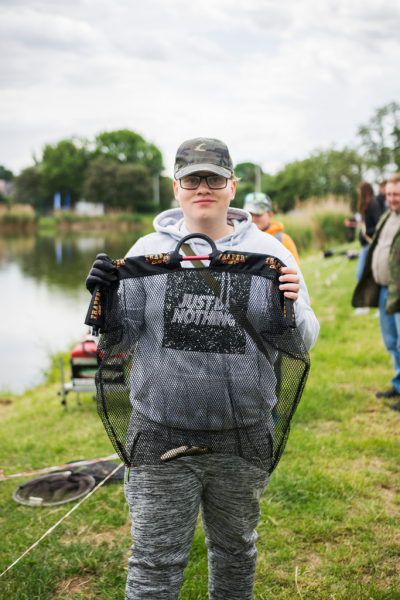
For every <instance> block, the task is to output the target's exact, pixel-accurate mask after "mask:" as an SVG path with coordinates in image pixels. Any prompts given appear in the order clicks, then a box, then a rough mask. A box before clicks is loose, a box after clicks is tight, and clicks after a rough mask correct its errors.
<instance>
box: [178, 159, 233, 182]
mask: <svg viewBox="0 0 400 600" xmlns="http://www.w3.org/2000/svg"><path fill="white" fill-rule="evenodd" d="M200 171H207V172H208V173H215V175H221V176H222V177H226V178H227V179H229V177H230V176H231V175H232V172H231V171H230V170H229V169H225V168H224V167H219V166H218V165H213V164H212V163H201V164H198V163H197V164H194V165H188V166H187V167H183V169H179V171H177V172H176V173H175V179H182V177H186V175H191V174H192V173H199V172H200Z"/></svg>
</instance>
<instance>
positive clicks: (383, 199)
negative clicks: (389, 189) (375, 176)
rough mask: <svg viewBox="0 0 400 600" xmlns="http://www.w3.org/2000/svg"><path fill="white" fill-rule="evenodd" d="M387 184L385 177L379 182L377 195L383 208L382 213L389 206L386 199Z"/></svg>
mask: <svg viewBox="0 0 400 600" xmlns="http://www.w3.org/2000/svg"><path fill="white" fill-rule="evenodd" d="M386 184H387V180H386V179H383V180H382V181H381V182H380V184H379V194H378V195H377V197H376V200H377V202H378V204H379V205H380V207H381V209H382V214H383V213H384V212H385V211H386V210H387V209H388V208H389V204H388V203H387V200H386Z"/></svg>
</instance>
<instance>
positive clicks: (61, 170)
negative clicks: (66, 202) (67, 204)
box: [41, 140, 88, 202]
mask: <svg viewBox="0 0 400 600" xmlns="http://www.w3.org/2000/svg"><path fill="white" fill-rule="evenodd" d="M87 162H88V152H87V150H86V148H85V147H84V146H83V147H78V146H77V145H75V143H74V142H73V141H72V140H62V141H61V142H58V144H56V145H55V146H51V145H47V146H45V148H44V150H43V156H42V162H41V170H42V173H43V175H44V177H45V181H46V190H47V192H48V194H49V195H50V196H53V195H54V194H55V193H56V192H60V193H61V194H62V195H66V194H69V195H70V196H71V199H72V201H73V202H75V201H76V200H78V199H79V198H80V197H81V195H82V189H83V180H84V173H85V168H86V165H87Z"/></svg>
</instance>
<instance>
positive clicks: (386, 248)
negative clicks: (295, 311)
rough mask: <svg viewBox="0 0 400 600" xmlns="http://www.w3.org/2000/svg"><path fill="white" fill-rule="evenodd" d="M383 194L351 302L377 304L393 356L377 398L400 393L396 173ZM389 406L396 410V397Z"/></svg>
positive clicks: (399, 197) (399, 194) (399, 196)
mask: <svg viewBox="0 0 400 600" xmlns="http://www.w3.org/2000/svg"><path fill="white" fill-rule="evenodd" d="M386 198H387V201H388V203H389V208H390V210H388V211H386V212H385V214H384V215H383V216H382V218H381V219H380V220H379V222H378V224H377V226H376V233H375V236H374V239H373V240H372V243H371V245H370V248H369V250H368V253H367V256H366V260H365V266H364V269H363V272H362V275H361V279H360V281H359V282H358V284H357V287H356V289H355V291H354V295H353V302H352V304H353V306H374V307H379V325H380V329H381V334H382V338H383V342H384V344H385V347H386V350H387V351H388V352H389V353H390V354H391V355H392V357H393V367H394V372H395V375H394V377H393V379H392V387H391V388H390V389H389V390H386V391H384V392H377V394H376V396H377V398H394V397H398V396H400V261H399V256H400V173H395V174H394V175H392V176H391V177H390V179H389V180H388V183H387V185H386ZM390 408H392V409H393V410H398V411H400V400H399V401H398V402H396V403H395V404H392V405H391V406H390Z"/></svg>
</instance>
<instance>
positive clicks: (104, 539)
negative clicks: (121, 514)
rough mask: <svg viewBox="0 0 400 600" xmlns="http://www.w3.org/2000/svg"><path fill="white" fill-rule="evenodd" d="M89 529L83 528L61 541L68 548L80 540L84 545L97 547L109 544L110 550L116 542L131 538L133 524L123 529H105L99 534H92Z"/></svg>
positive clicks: (126, 525) (124, 526)
mask: <svg viewBox="0 0 400 600" xmlns="http://www.w3.org/2000/svg"><path fill="white" fill-rule="evenodd" d="M87 529H88V528H87V526H84V527H81V528H80V529H79V530H78V532H77V533H76V534H70V535H67V536H66V535H64V536H63V537H62V538H61V540H60V541H61V542H62V543H63V544H65V545H66V546H69V545H70V544H72V543H74V542H76V541H77V540H78V541H79V542H82V543H84V544H94V545H95V546H100V545H101V544H107V546H108V547H109V548H112V547H113V546H114V543H115V542H116V540H120V538H121V537H128V538H129V537H130V531H131V524H130V523H126V524H125V525H122V527H115V528H112V529H105V530H104V531H99V532H90V531H87Z"/></svg>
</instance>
